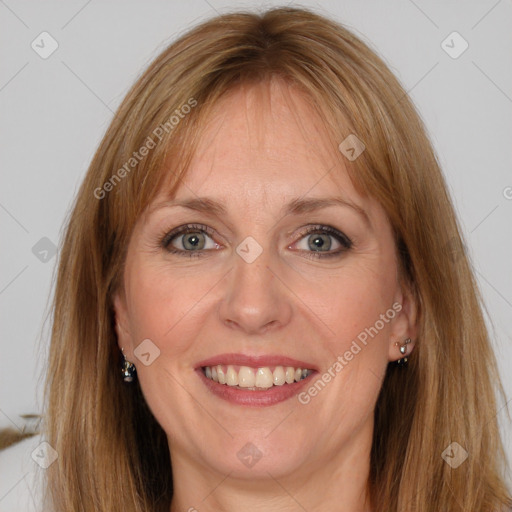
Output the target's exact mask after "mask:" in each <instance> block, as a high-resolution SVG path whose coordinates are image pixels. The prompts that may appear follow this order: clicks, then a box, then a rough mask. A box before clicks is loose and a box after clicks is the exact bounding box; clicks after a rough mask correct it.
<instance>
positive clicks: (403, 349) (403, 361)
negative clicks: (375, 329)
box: [395, 338, 411, 366]
mask: <svg viewBox="0 0 512 512" xmlns="http://www.w3.org/2000/svg"><path fill="white" fill-rule="evenodd" d="M409 343H411V338H407V339H406V340H405V341H404V342H403V344H402V345H400V343H399V342H398V341H397V342H396V343H395V345H396V346H397V347H398V349H399V350H400V354H402V355H403V356H407V345H409ZM396 364H398V365H400V366H402V365H405V364H407V357H401V358H400V359H398V360H397V361H396Z"/></svg>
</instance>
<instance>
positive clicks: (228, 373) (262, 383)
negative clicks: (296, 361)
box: [203, 365, 313, 390]
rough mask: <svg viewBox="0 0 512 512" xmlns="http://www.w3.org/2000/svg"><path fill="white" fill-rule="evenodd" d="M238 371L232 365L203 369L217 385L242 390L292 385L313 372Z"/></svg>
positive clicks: (277, 369) (285, 369)
mask: <svg viewBox="0 0 512 512" xmlns="http://www.w3.org/2000/svg"><path fill="white" fill-rule="evenodd" d="M237 368H239V369H238V371H237V370H236V369H235V367H234V366H233V365H228V366H227V367H226V366H223V365H216V366H206V367H205V368H203V371H204V374H205V376H206V378H208V379H211V380H213V381H215V382H218V383H219V384H226V385H228V386H232V387H237V386H238V387H239V388H244V389H250V390H256V389H269V388H271V387H272V386H283V385H284V384H285V383H286V384H293V383H294V382H299V381H301V380H303V379H305V378H306V377H308V376H309V375H310V374H311V373H312V371H313V370H308V369H305V368H304V369H303V368H293V367H292V366H287V367H283V366H276V367H275V368H274V371H272V370H271V368H269V367H268V366H263V367H260V368H251V367H249V366H240V367H237Z"/></svg>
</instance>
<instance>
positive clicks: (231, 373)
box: [226, 366, 238, 386]
mask: <svg viewBox="0 0 512 512" xmlns="http://www.w3.org/2000/svg"><path fill="white" fill-rule="evenodd" d="M226 384H227V385H228V386H238V373H236V372H235V369H234V368H233V367H232V366H228V372H227V373H226Z"/></svg>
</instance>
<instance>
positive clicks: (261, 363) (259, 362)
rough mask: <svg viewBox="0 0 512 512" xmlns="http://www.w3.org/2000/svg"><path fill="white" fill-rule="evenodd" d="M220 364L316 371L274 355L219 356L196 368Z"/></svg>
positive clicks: (295, 361) (309, 365)
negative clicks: (283, 367)
mask: <svg viewBox="0 0 512 512" xmlns="http://www.w3.org/2000/svg"><path fill="white" fill-rule="evenodd" d="M221 364H231V365H237V366H250V367H252V368H262V367H265V366H292V367H294V368H302V369H303V370H304V369H307V370H316V367H315V366H314V365H313V364H312V363H306V362H305V361H299V360H298V359H294V358H292V357H287V356H282V355H274V354H269V355H260V356H249V355H247V354H219V355H217V356H213V357H210V358H208V359H205V360H204V361H201V362H199V363H198V364H197V366H196V368H201V367H205V366H217V365H221Z"/></svg>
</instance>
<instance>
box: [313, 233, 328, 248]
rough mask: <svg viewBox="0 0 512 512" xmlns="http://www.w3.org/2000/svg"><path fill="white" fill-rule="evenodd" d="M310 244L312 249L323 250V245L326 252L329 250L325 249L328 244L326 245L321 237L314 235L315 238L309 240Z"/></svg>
mask: <svg viewBox="0 0 512 512" xmlns="http://www.w3.org/2000/svg"><path fill="white" fill-rule="evenodd" d="M311 242H312V246H313V247H314V248H317V249H323V248H324V245H325V246H326V247H325V248H326V250H328V249H329V247H327V246H328V245H329V244H328V243H327V244H326V241H325V239H324V238H323V235H315V237H314V238H312V239H311Z"/></svg>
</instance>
